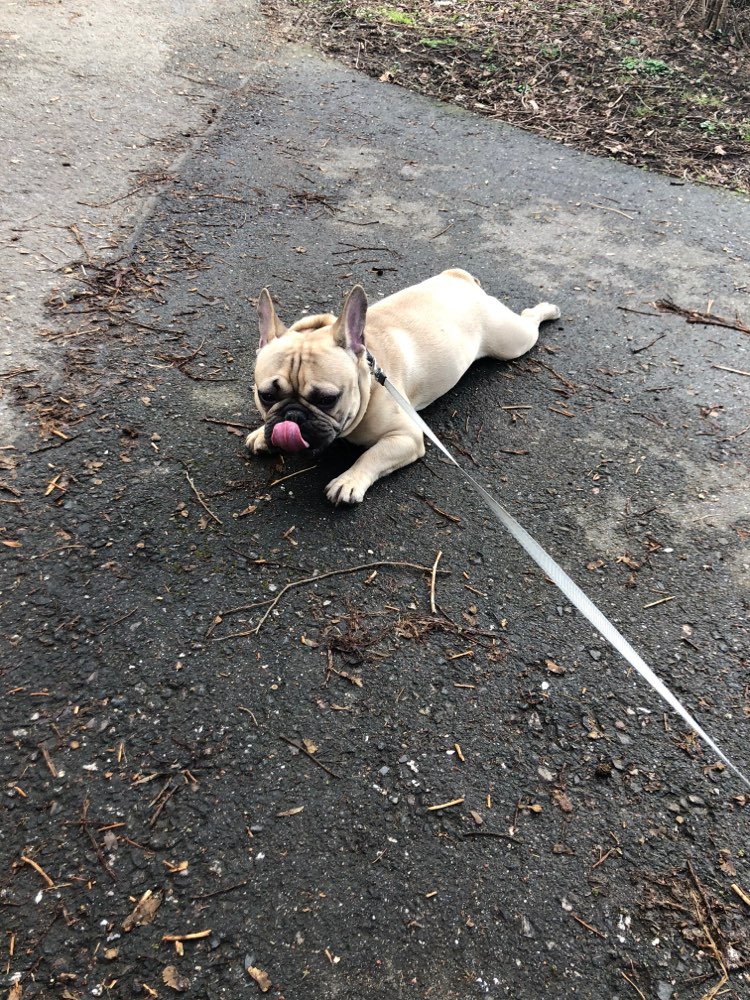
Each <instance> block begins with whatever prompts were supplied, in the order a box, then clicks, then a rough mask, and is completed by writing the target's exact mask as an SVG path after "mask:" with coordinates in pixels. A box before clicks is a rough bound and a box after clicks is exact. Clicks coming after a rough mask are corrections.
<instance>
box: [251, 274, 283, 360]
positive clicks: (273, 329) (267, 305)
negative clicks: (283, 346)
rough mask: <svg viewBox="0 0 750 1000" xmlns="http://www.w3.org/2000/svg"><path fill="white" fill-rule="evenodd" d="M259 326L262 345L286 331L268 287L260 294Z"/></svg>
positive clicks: (260, 345)
mask: <svg viewBox="0 0 750 1000" xmlns="http://www.w3.org/2000/svg"><path fill="white" fill-rule="evenodd" d="M257 308H258V327H259V329H260V344H259V345H258V346H259V348H260V347H265V346H266V344H267V343H268V342H269V341H270V340H273V339H274V338H275V337H280V336H281V335H282V334H284V333H286V327H285V326H284V324H283V323H282V322H281V320H280V319H279V317H278V316H277V315H276V310H275V309H274V307H273V302H272V301H271V293H270V292H269V291H268V289H267V288H264V289H263V291H262V292H261V293H260V295H259V296H258V307H257Z"/></svg>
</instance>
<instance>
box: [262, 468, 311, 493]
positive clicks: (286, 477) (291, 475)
mask: <svg viewBox="0 0 750 1000" xmlns="http://www.w3.org/2000/svg"><path fill="white" fill-rule="evenodd" d="M313 469H317V465H308V467H307V468H306V469H299V471H297V472H290V473H289V475H288V476H282V477H281V479H274V481H273V482H272V483H269V484H268V488H269V490H270V489H271V487H273V486H278V485H279V483H285V482H286V481H287V479H294V477H295V476H301V475H302V473H303V472H312V470H313Z"/></svg>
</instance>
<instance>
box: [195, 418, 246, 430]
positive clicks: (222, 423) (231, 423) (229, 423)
mask: <svg viewBox="0 0 750 1000" xmlns="http://www.w3.org/2000/svg"><path fill="white" fill-rule="evenodd" d="M201 419H202V420H203V422H204V423H206V424H218V425H219V426H220V427H236V428H237V429H238V430H243V431H251V430H252V429H253V425H252V424H238V423H235V422H234V421H233V420H216V418H215V417H201Z"/></svg>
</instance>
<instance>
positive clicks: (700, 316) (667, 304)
mask: <svg viewBox="0 0 750 1000" xmlns="http://www.w3.org/2000/svg"><path fill="white" fill-rule="evenodd" d="M652 305H653V306H654V307H655V308H656V309H659V310H661V312H671V313H676V314H677V315H678V316H682V317H683V318H684V319H685V320H686V321H687V322H688V323H699V324H700V325H702V326H723V327H726V328H727V329H729V330H739V332H740V333H750V326H745V324H744V323H743V322H742V321H741V320H739V319H737V320H731V319H726V318H725V317H724V316H712V315H711V314H710V313H705V312H699V311H698V310H697V309H685V308H683V307H682V306H678V305H677V304H676V303H674V302H672V300H671V299H658V300H657V301H656V302H653V303H652Z"/></svg>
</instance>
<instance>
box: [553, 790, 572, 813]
mask: <svg viewBox="0 0 750 1000" xmlns="http://www.w3.org/2000/svg"><path fill="white" fill-rule="evenodd" d="M552 801H553V802H554V803H555V805H556V806H558V807H559V808H560V809H562V811H563V812H564V813H572V812H573V803H572V802H571V801H570V799H569V798H568V796H567V795H566V794H565V792H563V791H562V789H560V788H556V789H555V790H554V792H553V793H552Z"/></svg>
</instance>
